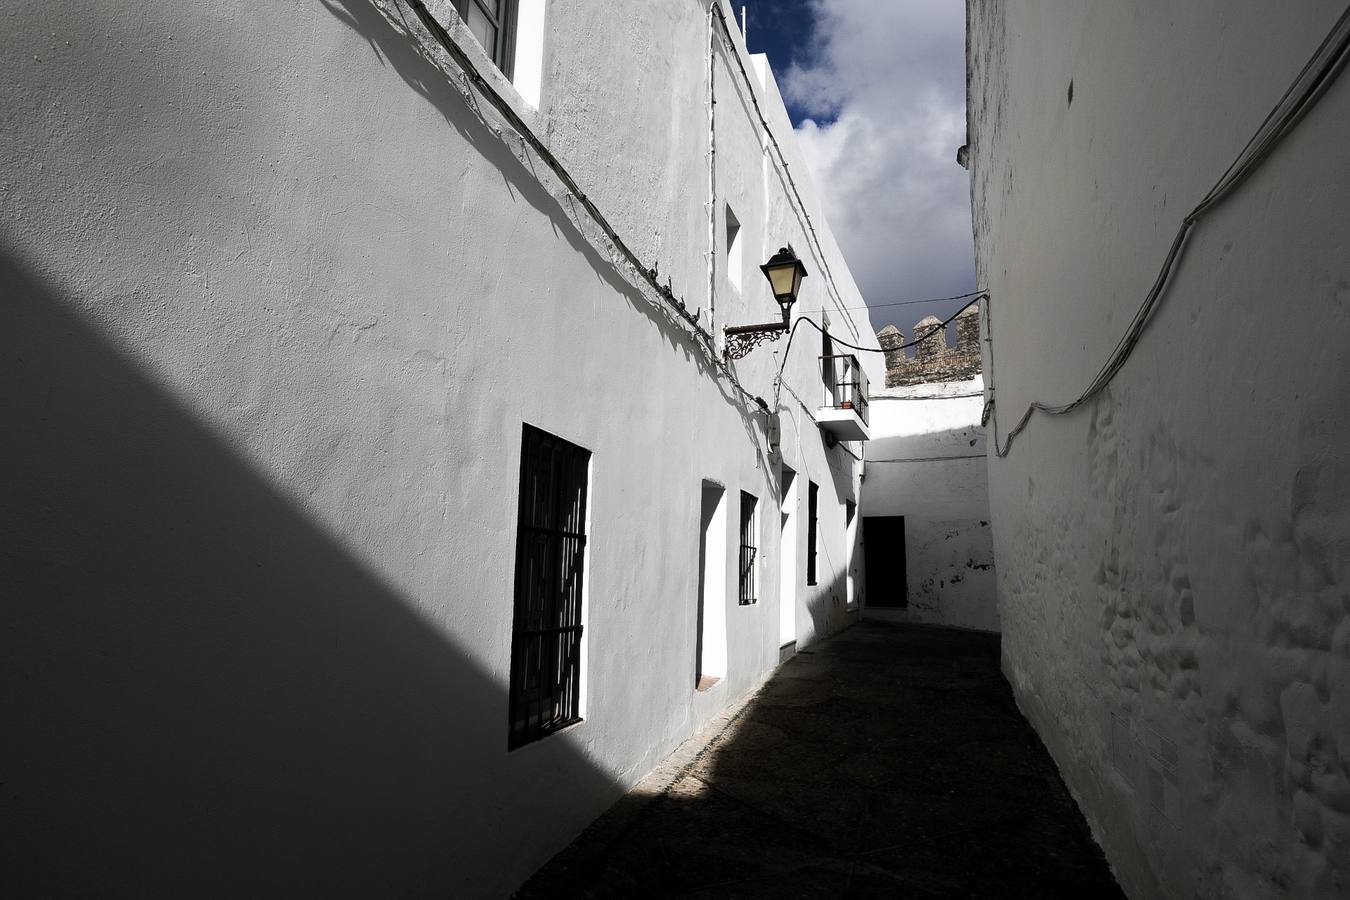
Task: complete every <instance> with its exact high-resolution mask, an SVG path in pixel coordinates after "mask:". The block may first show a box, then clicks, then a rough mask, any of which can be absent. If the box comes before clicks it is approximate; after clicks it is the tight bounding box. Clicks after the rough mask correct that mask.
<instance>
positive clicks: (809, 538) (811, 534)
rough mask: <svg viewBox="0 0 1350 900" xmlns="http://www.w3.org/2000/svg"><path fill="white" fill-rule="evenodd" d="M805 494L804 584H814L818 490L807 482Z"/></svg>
mask: <svg viewBox="0 0 1350 900" xmlns="http://www.w3.org/2000/svg"><path fill="white" fill-rule="evenodd" d="M807 484H808V485H809V488H808V490H807V492H806V583H807V584H815V583H816V531H817V527H816V525H817V523H816V517H817V514H818V513H819V509H818V506H819V503H820V496H819V494H820V488H819V487H817V486H816V483H815V482H814V481H810V482H807Z"/></svg>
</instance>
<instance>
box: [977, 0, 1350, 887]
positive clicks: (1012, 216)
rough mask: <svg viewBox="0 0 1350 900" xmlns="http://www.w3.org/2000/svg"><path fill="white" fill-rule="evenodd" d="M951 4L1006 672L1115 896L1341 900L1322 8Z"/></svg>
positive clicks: (1333, 291)
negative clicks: (1260, 154)
mask: <svg viewBox="0 0 1350 900" xmlns="http://www.w3.org/2000/svg"><path fill="white" fill-rule="evenodd" d="M967 9H968V16H969V19H968V21H969V34H968V48H969V49H968V73H969V82H968V87H969V163H970V169H971V175H972V185H971V188H972V189H971V196H972V201H973V207H974V227H975V246H976V254H977V268H978V272H979V278H980V284H981V286H982V287H983V288H985V289H987V290H988V291H989V292H990V295H991V296H990V299H989V301H988V302H987V304H986V307H987V315H986V317H985V321H984V323H983V325H984V336H985V337H986V338H987V339H989V340H990V342H991V343H990V344H989V345H988V348H989V352H988V353H986V356H985V360H984V371H985V380H986V389H987V393H988V395H989V396H988V399H989V400H990V402H991V403H992V408H991V413H992V419H991V421H990V427H989V444H990V447H991V450H994V451H996V452H991V454H990V461H989V487H990V503H991V512H992V516H993V520H992V521H993V527H994V542H995V557H996V561H997V573H998V592H999V612H1000V617H1001V620H1002V626H1003V654H1004V660H1003V664H1004V669H1005V671H1006V673H1007V675H1008V678H1009V680H1010V681H1011V682H1012V685H1013V688H1014V691H1015V693H1016V695H1017V698H1018V701H1019V703H1020V704H1021V707H1022V709H1023V710H1024V712H1025V713H1026V714H1027V716H1028V718H1029V719H1030V721H1031V722H1032V723H1033V725H1034V726H1035V727H1036V729H1037V731H1038V732H1039V733H1040V735H1041V737H1042V739H1043V740H1044V741H1045V744H1046V746H1047V747H1048V749H1049V750H1050V752H1051V754H1052V755H1053V756H1054V757H1055V759H1056V761H1057V762H1058V764H1059V767H1060V770H1061V772H1062V773H1063V775H1064V777H1065V780H1066V782H1067V783H1068V785H1069V787H1070V789H1071V790H1072V791H1073V792H1074V793H1075V795H1076V796H1077V798H1078V800H1079V802H1080V805H1081V806H1082V807H1083V810H1084V812H1085V813H1086V815H1087V817H1088V819H1089V821H1090V823H1091V824H1092V826H1093V829H1094V832H1095V833H1096V835H1097V838H1098V840H1099V841H1100V842H1101V844H1102V846H1103V848H1104V849H1105V851H1106V854H1107V856H1108V858H1109V859H1110V861H1111V863H1112V866H1113V868H1114V870H1115V871H1116V873H1117V874H1118V876H1119V878H1120V881H1121V884H1122V886H1123V887H1124V888H1125V890H1126V892H1127V893H1128V894H1129V895H1130V896H1133V897H1140V898H1143V897H1275V896H1291V897H1345V896H1347V895H1348V894H1350V593H1347V591H1348V590H1350V588H1348V587H1347V585H1350V404H1347V402H1346V388H1347V385H1350V353H1348V352H1347V350H1346V341H1345V336H1346V335H1347V334H1350V265H1348V264H1347V255H1346V247H1347V246H1350V218H1348V217H1347V216H1346V214H1345V209H1346V207H1347V202H1348V201H1350V182H1347V175H1346V171H1347V170H1346V167H1345V164H1344V161H1345V146H1346V144H1347V141H1348V140H1350V80H1347V79H1346V78H1345V77H1344V75H1341V77H1340V78H1339V79H1337V78H1336V77H1335V72H1336V69H1335V65H1334V62H1333V61H1332V60H1333V59H1334V57H1332V56H1330V54H1331V53H1332V52H1333V51H1335V52H1341V53H1344V52H1345V49H1344V48H1345V46H1346V41H1347V22H1346V20H1345V17H1344V16H1343V13H1344V11H1345V5H1344V4H1342V3H1325V2H1314V0H1308V2H1295V3H1286V4H1269V3H1254V2H1239V3H1234V2H1219V0H1203V2H1188V3H1156V2H1155V3H1143V2H1131V3H1118V2H1091V3H1053V4H1043V3H1035V2H1024V0H1016V2H1003V0H971V2H969V3H968V6H967ZM1338 17H1341V18H1340V20H1339V24H1338ZM1329 34H1330V35H1331V38H1330V39H1329V40H1327V42H1326V44H1325V45H1324V51H1325V52H1324V53H1323V54H1322V55H1321V56H1320V57H1318V58H1316V59H1315V61H1314V64H1313V65H1312V66H1310V67H1309V68H1308V69H1307V70H1306V71H1305V75H1304V77H1303V80H1302V81H1300V82H1299V83H1298V84H1297V85H1296V87H1295V88H1294V89H1293V90H1291V91H1290V92H1289V94H1288V95H1287V96H1286V97H1285V100H1284V101H1281V95H1282V94H1283V93H1284V92H1285V90H1286V88H1287V87H1289V86H1290V85H1291V84H1293V83H1295V79H1296V77H1297V76H1298V75H1299V72H1300V70H1301V69H1303V67H1304V65H1305V63H1307V62H1308V61H1309V60H1310V59H1314V57H1315V54H1316V53H1317V52H1318V47H1319V45H1322V44H1323V41H1324V38H1327V37H1328V35H1329ZM1342 63H1343V59H1342ZM1323 76H1327V77H1325V78H1323V80H1322V81H1321V82H1320V83H1321V84H1322V85H1324V88H1322V89H1315V88H1310V87H1309V85H1310V84H1313V82H1312V79H1315V78H1322V77H1323ZM1308 91H1311V92H1312V93H1311V96H1313V97H1314V102H1313V103H1312V104H1311V105H1309V106H1307V107H1304V108H1302V109H1301V111H1300V112H1299V113H1298V114H1297V115H1293V114H1291V115H1293V118H1292V122H1293V127H1292V129H1291V130H1289V131H1288V133H1287V134H1283V135H1281V136H1279V137H1278V138H1276V139H1274V140H1272V142H1271V144H1270V145H1269V146H1270V148H1271V151H1270V152H1269V154H1268V155H1266V156H1265V157H1264V159H1263V160H1262V161H1260V164H1259V165H1258V166H1256V167H1255V168H1248V167H1247V166H1246V164H1245V163H1241V164H1239V165H1238V166H1235V167H1234V168H1232V169H1229V167H1230V164H1232V163H1233V162H1234V161H1235V160H1238V159H1239V157H1240V155H1241V154H1243V153H1244V149H1243V148H1244V145H1248V141H1249V139H1251V138H1252V136H1253V135H1255V134H1258V132H1262V133H1263V134H1274V132H1269V131H1264V132H1263V131H1262V129H1269V128H1278V127H1279V123H1281V122H1283V121H1284V112H1283V111H1282V112H1281V113H1279V114H1277V115H1275V116H1274V117H1272V118H1271V119H1269V120H1267V121H1266V122H1265V124H1264V125H1263V118H1264V117H1266V115H1267V113H1268V112H1270V111H1271V110H1272V109H1273V108H1275V107H1276V106H1277V104H1281V103H1283V104H1285V105H1284V106H1283V107H1282V110H1284V111H1288V110H1291V109H1293V108H1294V107H1292V106H1290V105H1289V104H1294V103H1298V102H1301V101H1300V98H1304V97H1307V96H1310V94H1309V93H1308ZM1252 146H1254V147H1255V146H1262V145H1261V143H1260V142H1259V141H1258V142H1257V144H1255V145H1252ZM1225 170H1229V171H1230V172H1241V173H1244V175H1245V180H1242V181H1241V182H1240V183H1239V184H1238V185H1237V186H1236V187H1235V189H1234V190H1232V191H1231V192H1228V193H1226V195H1225V196H1224V198H1223V199H1222V202H1219V203H1217V204H1214V205H1208V206H1207V207H1206V208H1205V209H1203V210H1202V211H1201V212H1198V213H1196V214H1195V215H1194V216H1193V217H1192V211H1193V210H1195V209H1196V208H1197V206H1198V204H1200V201H1201V200H1202V198H1203V197H1205V196H1206V192H1207V191H1210V190H1211V188H1212V187H1213V186H1215V185H1217V184H1219V183H1220V179H1221V178H1223V177H1224V176H1225ZM1188 218H1191V219H1192V220H1193V221H1194V223H1195V224H1194V226H1193V227H1192V228H1191V230H1190V231H1189V233H1188V234H1187V235H1186V236H1185V242H1184V246H1183V248H1182V251H1181V253H1180V256H1179V257H1178V259H1177V262H1176V264H1175V265H1174V266H1171V267H1170V269H1167V270H1166V271H1167V274H1166V276H1165V278H1164V284H1165V290H1164V291H1163V293H1162V294H1161V295H1160V299H1159V301H1158V302H1157V304H1156V305H1154V306H1153V308H1152V314H1151V316H1150V317H1149V318H1148V319H1147V324H1146V325H1145V327H1144V329H1143V331H1142V332H1141V333H1140V335H1139V337H1138V340H1137V342H1134V341H1122V336H1123V335H1127V333H1128V331H1129V329H1130V326H1131V321H1132V318H1133V317H1134V316H1135V315H1136V312H1138V311H1139V310H1141V309H1142V304H1143V301H1144V300H1145V297H1146V296H1147V295H1149V293H1150V290H1151V288H1152V287H1153V285H1154V284H1155V280H1157V279H1158V278H1159V273H1160V272H1161V271H1164V268H1163V267H1164V260H1165V259H1166V258H1167V257H1168V255H1169V251H1170V249H1171V248H1172V246H1173V242H1174V239H1175V238H1176V236H1177V234H1178V230H1179V228H1180V227H1181V226H1182V223H1183V221H1185V220H1187V219H1188ZM1117 347H1120V348H1121V349H1122V352H1125V353H1128V354H1129V355H1128V356H1127V357H1126V358H1125V359H1124V362H1123V365H1122V366H1120V367H1118V370H1113V369H1110V368H1107V367H1106V366H1105V364H1106V363H1107V362H1108V360H1112V359H1113V350H1114V348H1117ZM1131 348H1132V353H1131V352H1129V351H1130V350H1131ZM1112 371H1114V373H1115V374H1114V377H1113V378H1110V377H1109V375H1110V374H1111V372H1112ZM1099 372H1103V373H1105V374H1106V375H1107V376H1108V381H1107V382H1106V385H1105V387H1104V389H1102V390H1100V391H1099V392H1097V393H1095V394H1094V395H1093V396H1092V398H1091V399H1090V400H1089V401H1088V402H1087V403H1086V404H1085V405H1083V406H1080V407H1078V408H1076V409H1074V410H1073V411H1072V412H1069V413H1067V414H1064V415H1047V414H1045V413H1044V412H1041V411H1038V412H1035V413H1034V414H1032V417H1031V418H1030V420H1029V421H1028V423H1027V426H1026V428H1025V430H1023V431H1021V432H1020V434H1018V435H1017V436H1016V439H1015V441H1013V442H1012V444H1011V447H1009V446H1008V442H1009V440H1010V439H1011V438H1012V437H1013V432H1014V430H1015V429H1017V427H1018V425H1019V422H1020V420H1021V418H1022V416H1023V413H1024V411H1026V410H1027V409H1028V406H1029V405H1030V404H1031V403H1033V402H1036V401H1039V402H1042V403H1045V404H1046V405H1048V406H1050V407H1051V408H1056V407H1058V406H1059V405H1061V404H1067V403H1069V402H1071V401H1073V400H1075V398H1077V397H1079V396H1080V395H1081V393H1082V392H1084V391H1085V389H1087V388H1088V387H1089V385H1090V384H1092V383H1093V381H1094V378H1096V377H1097V375H1098V373H1099ZM1005 451H1006V456H1004V455H1003V453H1004V452H1005Z"/></svg>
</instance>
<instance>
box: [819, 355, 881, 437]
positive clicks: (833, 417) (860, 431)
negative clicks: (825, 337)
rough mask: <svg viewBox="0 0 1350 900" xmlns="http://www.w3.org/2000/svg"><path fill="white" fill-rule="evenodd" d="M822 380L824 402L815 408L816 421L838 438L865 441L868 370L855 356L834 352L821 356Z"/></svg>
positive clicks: (869, 435) (867, 433)
mask: <svg viewBox="0 0 1350 900" xmlns="http://www.w3.org/2000/svg"><path fill="white" fill-rule="evenodd" d="M820 374H821V377H822V378H823V379H824V381H825V405H823V406H821V407H820V409H818V410H816V424H818V425H819V426H820V427H821V428H823V429H825V430H826V431H828V432H829V433H830V434H833V435H834V436H835V438H837V439H838V440H841V441H865V440H867V439H868V438H869V437H871V434H870V432H869V431H868V426H867V373H865V372H863V370H862V366H860V365H858V357H856V356H853V355H852V354H845V353H835V354H831V355H828V356H822V357H821V358H820Z"/></svg>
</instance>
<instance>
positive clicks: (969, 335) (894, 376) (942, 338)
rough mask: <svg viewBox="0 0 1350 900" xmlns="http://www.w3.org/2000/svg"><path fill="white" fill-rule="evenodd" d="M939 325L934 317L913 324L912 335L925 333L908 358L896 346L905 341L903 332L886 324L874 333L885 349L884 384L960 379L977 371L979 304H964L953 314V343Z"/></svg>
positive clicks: (895, 385) (903, 385) (893, 384)
mask: <svg viewBox="0 0 1350 900" xmlns="http://www.w3.org/2000/svg"><path fill="white" fill-rule="evenodd" d="M941 324H942V322H941V320H940V319H938V318H937V317H936V316H925V317H924V318H922V319H920V320H919V321H918V322H916V323H915V325H914V334H915V336H916V337H918V336H921V335H925V334H928V335H929V336H928V337H926V338H924V339H923V340H922V341H920V342H919V343H918V344H916V345H915V347H914V351H915V352H914V357H913V358H912V359H911V358H909V357H907V356H905V351H904V350H902V349H900V348H901V347H903V346H904V344H905V333H904V332H903V331H901V330H900V329H899V328H896V327H895V326H894V325H887V326H886V327H885V328H883V329H881V330H880V331H878V332H877V340H878V341H880V342H881V347H882V349H883V350H885V351H886V387H905V386H907V385H911V384H929V383H933V382H943V381H964V380H966V379H968V378H973V377H974V376H976V375H978V374H980V305H979V304H978V303H977V304H975V305H974V306H970V307H967V308H966V309H965V310H963V311H962V312H961V314H960V315H959V316H957V317H956V345H955V346H952V345H949V344H948V343H947V330H946V329H945V328H936V326H939V325H941ZM935 328H936V330H934V329H935ZM930 332H932V333H931V334H929V333H930Z"/></svg>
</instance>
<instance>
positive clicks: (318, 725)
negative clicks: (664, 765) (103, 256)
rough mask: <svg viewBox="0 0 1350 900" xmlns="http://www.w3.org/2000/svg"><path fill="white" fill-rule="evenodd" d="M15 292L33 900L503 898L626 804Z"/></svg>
mask: <svg viewBox="0 0 1350 900" xmlns="http://www.w3.org/2000/svg"><path fill="white" fill-rule="evenodd" d="M0 296H4V297H5V298H6V301H5V308H6V313H7V322H6V327H5V328H4V329H3V331H0V419H3V421H4V422H5V427H6V436H5V439H4V441H3V443H0V468H2V469H3V471H4V473H5V477H4V478H3V480H0V596H3V597H4V598H5V599H4V603H3V606H0V720H2V721H3V722H4V723H5V731H6V738H5V740H4V741H0V773H2V774H0V778H2V779H3V787H2V788H0V810H2V811H3V814H2V815H0V872H3V873H4V875H3V880H4V882H5V884H6V887H7V891H8V893H9V894H10V895H11V896H146V895H155V896H257V897H272V896H275V897H290V896H331V897H369V896H425V895H439V896H445V895H448V894H454V893H459V892H468V893H473V894H478V893H498V894H501V893H505V892H506V891H508V890H510V889H511V888H512V887H513V886H514V885H515V884H516V883H519V881H521V880H522V879H523V878H524V877H525V876H526V875H528V874H529V872H530V871H531V870H532V869H533V868H534V866H535V865H537V864H538V863H539V862H541V861H542V860H543V859H545V858H546V857H547V856H548V854H549V853H550V852H552V850H553V849H555V848H556V846H557V844H558V842H559V841H560V840H561V839H565V838H566V837H567V836H568V835H570V834H574V833H575V832H576V831H579V830H580V829H581V827H583V826H584V825H585V824H586V822H587V821H589V819H590V818H591V817H592V816H593V815H594V814H595V813H598V812H599V811H600V810H602V809H603V808H604V807H605V805H607V804H608V803H609V802H610V801H612V800H613V799H614V798H615V797H616V796H618V794H619V793H620V792H621V791H620V788H619V787H618V786H617V785H616V783H615V782H614V780H613V779H611V778H610V777H609V776H608V775H606V774H605V773H603V772H601V771H599V770H598V769H597V768H596V767H595V766H594V765H593V764H592V763H591V762H590V761H589V760H587V759H586V758H585V756H584V755H582V754H581V753H580V752H578V751H577V750H576V749H575V748H574V747H573V746H572V745H571V744H570V743H569V742H568V741H566V740H563V739H560V738H555V739H552V740H550V741H546V742H543V743H542V744H540V745H538V746H536V747H533V748H530V752H531V753H532V756H531V757H530V758H529V759H525V758H524V757H523V756H522V754H520V753H518V754H511V755H509V756H508V754H507V753H506V746H505V745H506V726H507V723H506V721H505V720H506V718H507V715H506V712H507V702H506V696H505V691H504V689H503V687H502V686H501V685H500V684H498V683H496V682H495V681H494V679H493V678H492V677H490V676H489V675H487V674H486V673H485V672H484V671H483V670H482V669H481V668H480V667H479V666H478V665H477V664H476V663H475V662H474V661H473V660H471V659H470V658H469V657H468V655H467V654H466V653H465V652H464V651H463V650H462V649H461V648H459V647H458V646H457V645H456V644H455V642H454V640H453V639H451V638H450V637H449V635H448V634H447V633H446V632H445V630H443V629H442V628H437V627H433V626H432V625H430V624H429V623H428V622H427V621H426V620H425V619H424V618H423V617H422V616H421V615H419V614H417V613H416V612H415V611H414V610H415V606H416V604H415V602H414V600H413V599H412V598H409V597H407V596H405V595H404V594H402V593H401V592H400V591H398V590H396V589H394V588H393V587H391V586H390V585H389V584H388V583H386V582H385V581H384V580H383V579H382V578H381V577H380V576H379V575H378V574H376V573H374V572H372V571H371V570H370V569H369V568H368V567H367V566H366V565H364V564H363V563H361V562H360V561H358V560H356V559H355V558H353V556H352V555H351V554H350V553H349V552H348V551H347V550H345V549H344V548H343V546H341V544H340V543H339V541H338V540H337V539H335V538H334V536H333V535H331V534H330V533H328V532H327V529H326V528H325V527H323V526H322V525H320V524H318V523H317V522H316V521H314V520H313V519H311V518H310V517H309V516H308V515H307V514H306V513H304V512H301V511H300V510H297V509H296V508H295V507H294V506H293V505H292V503H291V502H290V501H288V500H287V499H286V498H285V497H283V496H281V495H280V494H279V493H278V492H277V491H276V490H275V489H274V488H273V487H272V486H271V485H270V484H268V483H267V482H266V481H265V480H264V479H262V478H260V477H259V476H258V474H256V473H255V472H254V471H253V470H252V469H251V468H250V467H249V466H248V465H247V464H246V463H244V462H242V461H241V460H240V459H239V458H238V457H237V456H236V455H235V454H234V453H233V452H232V451H231V450H230V449H228V448H227V447H226V446H224V445H223V444H222V442H221V440H220V439H219V438H217V437H216V436H215V435H213V434H212V433H210V432H209V431H207V430H206V429H205V428H203V427H202V426H201V425H199V424H198V423H197V422H196V421H195V419H194V417H193V415H192V414H191V413H190V412H189V411H188V410H185V409H184V408H183V407H182V406H181V405H180V404H179V403H178V402H176V401H175V400H174V399H172V398H170V397H169V396H167V395H166V394H165V393H164V392H163V391H162V390H161V389H160V388H159V387H157V386H156V385H155V384H154V383H153V382H152V381H151V380H150V379H149V378H147V377H146V376H145V375H144V374H143V373H142V372H140V371H139V370H138V368H137V367H136V366H135V365H134V364H133V363H130V362H129V361H128V360H127V359H126V358H124V357H123V356H122V355H121V354H120V353H119V352H117V351H115V350H113V349H112V348H111V347H110V346H109V345H108V344H107V343H106V342H105V340H104V339H103V338H102V337H101V336H99V335H97V334H96V333H94V332H93V331H92V330H91V329H90V328H89V327H88V326H86V325H85V324H84V323H83V322H82V321H80V319H78V318H77V317H76V316H75V315H73V314H72V313H70V312H69V311H68V308H69V307H71V306H72V305H73V301H72V300H71V299H69V298H67V297H65V296H63V295H62V294H60V293H59V292H57V291H55V290H53V289H52V288H50V287H48V286H47V285H46V284H45V283H43V282H42V281H41V280H39V279H38V278H36V277H34V276H33V275H31V274H30V273H28V272H27V271H25V270H24V269H23V268H22V267H20V266H19V265H17V264H16V263H14V262H13V261H12V260H11V259H10V258H9V257H8V255H7V254H5V253H4V251H3V249H2V248H0ZM509 591H510V586H509V584H507V585H506V586H505V587H504V593H503V596H502V597H500V598H497V602H502V603H505V604H509V603H510V602H511V601H510V597H509ZM422 599H424V600H432V601H433V602H437V603H438V604H441V605H446V606H448V607H449V608H453V607H454V606H455V604H456V603H459V602H469V601H470V599H472V601H473V602H481V600H482V598H477V597H476V598H454V597H447V598H422ZM523 752H524V751H522V753H523ZM537 770H543V771H548V772H549V773H550V778H549V779H546V781H547V782H548V783H551V784H552V785H553V786H554V787H552V788H549V787H547V786H544V787H541V788H540V789H539V790H538V791H537V792H536V794H535V795H533V796H521V792H520V791H518V790H517V789H516V788H515V783H516V782H517V781H518V779H519V778H520V777H521V775H522V774H523V773H527V772H532V771H537ZM535 780H536V781H537V780H538V779H535Z"/></svg>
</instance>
